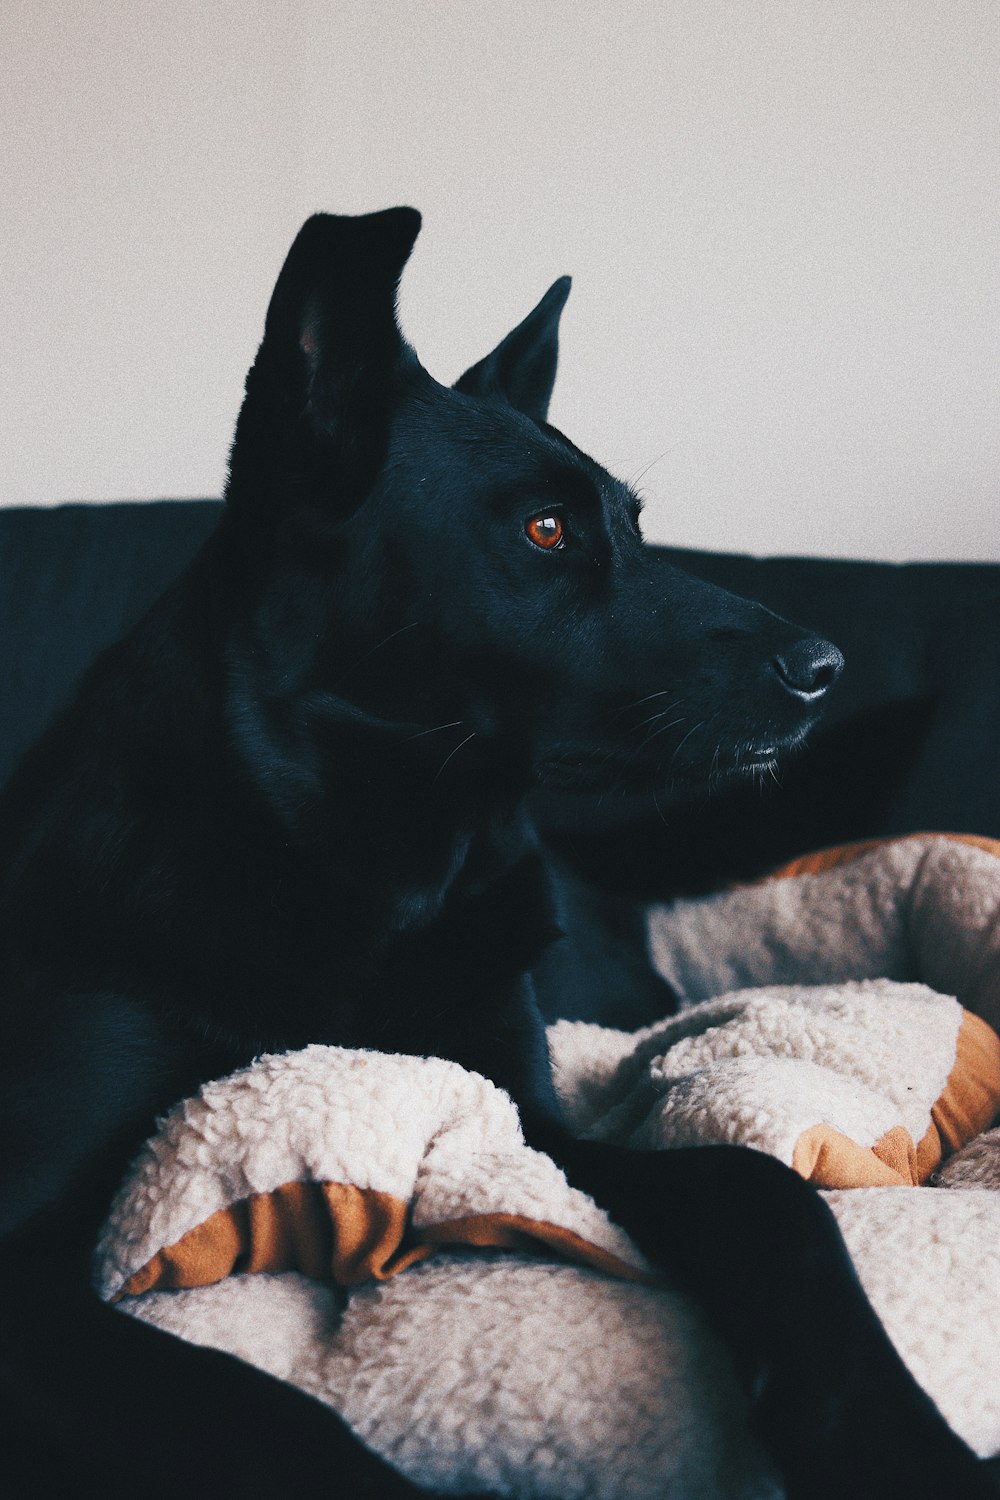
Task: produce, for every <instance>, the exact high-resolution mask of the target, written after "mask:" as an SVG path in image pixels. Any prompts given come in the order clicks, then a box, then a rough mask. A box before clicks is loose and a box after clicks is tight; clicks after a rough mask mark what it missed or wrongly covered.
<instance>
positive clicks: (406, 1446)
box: [95, 836, 1000, 1500]
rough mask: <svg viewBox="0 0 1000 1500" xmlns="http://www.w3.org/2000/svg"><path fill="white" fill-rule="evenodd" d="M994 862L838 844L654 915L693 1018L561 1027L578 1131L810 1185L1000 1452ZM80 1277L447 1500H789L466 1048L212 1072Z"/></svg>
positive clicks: (155, 1145)
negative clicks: (296, 1402)
mask: <svg viewBox="0 0 1000 1500" xmlns="http://www.w3.org/2000/svg"><path fill="white" fill-rule="evenodd" d="M998 855H1000V846H998V845H995V844H991V843H988V842H987V841H985V840H975V839H967V840H960V839H945V838H939V837H929V836H928V837H920V838H915V839H909V840H901V841H897V842H893V843H890V844H886V845H882V846H879V847H873V846H855V847H853V848H851V849H848V850H838V851H833V852H832V853H829V854H827V855H825V856H822V857H813V858H812V859H810V860H805V861H800V862H799V863H798V864H797V865H796V866H793V867H790V869H789V870H787V871H784V872H781V873H782V874H783V875H785V876H786V877H787V878H784V879H772V880H769V881H767V882H764V883H761V884H758V885H755V886H751V887H745V888H741V889H738V890H735V891H730V892H727V893H725V894H723V895H720V896H716V897H713V898H710V899H709V900H706V901H698V902H678V903H675V904H674V905H673V906H671V907H665V908H658V909H656V910H654V911H653V912H651V914H650V922H649V934H650V948H651V952H652V954H653V956H654V959H655V960H656V962H657V964H658V966H659V968H660V970H661V972H663V974H664V975H665V977H666V978H668V979H669V980H670V981H671V983H672V984H673V985H674V986H675V988H676V989H677V991H678V992H679V993H680V994H682V995H683V996H684V999H685V1004H684V1006H683V1008H682V1009H681V1011H680V1012H679V1014H678V1015H676V1016H674V1017H671V1018H670V1019H668V1020H665V1021H664V1022H663V1023H661V1024H660V1025H657V1026H654V1027H650V1028H646V1029H645V1030H643V1031H640V1032H637V1033H625V1032H620V1031H610V1030H607V1029H605V1028H602V1027H598V1026H593V1025H588V1024H583V1023H567V1022H560V1023H559V1024H557V1025H556V1026H554V1027H552V1028H551V1031H550V1050H551V1054H552V1060H553V1069H554V1076H555V1079H556V1083H557V1087H558V1088H559V1091H560V1094H561V1096H562V1098H563V1100H564V1103H565V1106H566V1110H567V1114H568V1116H569V1118H570V1121H571V1123H572V1125H573V1127H574V1129H575V1130H576V1131H577V1132H578V1133H580V1134H585V1135H592V1136H598V1137H601V1138H604V1139H609V1140H616V1141H620V1142H624V1143H632V1144H636V1145H641V1146H646V1147H657V1148H665V1149H666V1148H670V1147H672V1146H679V1145H691V1144H699V1143H710V1142H717V1141H735V1142H742V1143H745V1144H747V1145H750V1146H754V1147H756V1148H757V1149H759V1150H763V1151H768V1152H770V1153H772V1154H774V1155H776V1156H778V1157H780V1158H781V1159H782V1160H784V1161H785V1162H787V1163H788V1164H789V1165H791V1166H793V1167H794V1168H795V1169H796V1170H797V1171H799V1172H801V1173H802V1174H803V1175H804V1176H807V1177H809V1178H811V1179H812V1180H813V1181H814V1182H816V1184H817V1185H818V1186H819V1187H820V1188H821V1189H822V1190H823V1191H824V1192H825V1193H826V1194H827V1196H828V1200H829V1202H830V1205H831V1207H832V1209H833V1211H834V1213H835V1214H836V1216H837V1218H838V1220H839V1222H840V1226H841V1229H842V1231H843V1233H844V1236H845V1239H846V1241H847V1244H848V1246H849V1248H850V1251H851V1254H852V1255H853V1257H854V1259H855V1263H856V1265H857V1268H858V1271H859V1274H860V1276H861V1279H862V1281H863V1282H864V1284H865V1286H866V1288H867V1290H868V1293H869V1295H870V1296H871V1298H872V1301H873V1302H874V1304H875V1306H876V1308H877V1310H878V1311H879V1313H880V1315H881V1317H882V1319H883V1321H884V1322H885V1325H886V1327H887V1329H888V1331H889V1334H890V1336H891V1337H892V1338H893V1340H894V1341H895V1342H896V1344H897V1346H898V1347H899V1349H900V1351H901V1353H902V1354H903V1357H904V1358H905V1359H906V1361H907V1363H908V1364H909V1365H910V1368H911V1369H912V1370H913V1372H914V1374H915V1376H916V1377H917V1379H918V1380H920V1381H921V1383H922V1384H923V1385H924V1386H925V1387H926V1389H927V1390H928V1391H929V1392H930V1394H931V1395H932V1396H933V1397H934V1399H935V1400H936V1401H937V1403H938V1405H939V1406H940V1408H941V1410H942V1411H943V1413H944V1414H945V1416H946V1417H947V1419H948V1420H949V1421H950V1422H951V1423H952V1425H953V1426H954V1428H955V1429H956V1430H957V1431H958V1432H959V1433H960V1434H961V1435H962V1436H963V1437H964V1438H965V1439H966V1440H967V1441H968V1442H969V1443H970V1444H971V1445H972V1446H973V1447H974V1448H975V1449H976V1450H977V1451H978V1452H979V1453H980V1454H982V1455H984V1456H987V1455H992V1454H995V1453H997V1452H1000V1367H998V1364H997V1352H996V1351H997V1350H998V1349H1000V1130H993V1131H991V1130H990V1129H989V1128H988V1127H989V1126H990V1125H991V1123H992V1122H993V1121H994V1120H995V1118H996V1117H997V1114H998V1112H1000V1039H998V1037H997V1034H996V1028H998V1026H1000V921H998V917H1000V858H998ZM959 1188H960V1189H963V1191H960V1192H959V1191H945V1189H959ZM665 1211H669V1205H667V1206H665ZM443 1251H446V1253H442V1252H443ZM399 1272H405V1274H397V1273H399ZM262 1273H267V1274H262ZM95 1276H96V1281H97V1285H98V1288H99V1290H100V1293H101V1295H102V1296H103V1297H105V1298H107V1299H109V1300H114V1301H116V1302H117V1304H118V1306H119V1307H120V1308H121V1309H122V1311H123V1312H126V1313H128V1314H130V1315H132V1316H136V1317H140V1318H145V1319H147V1320H148V1321H150V1322H153V1323H156V1324H159V1325H160V1326H162V1327H164V1328H167V1329H170V1330H171V1331H173V1332H174V1333H176V1334H179V1335H180V1336H181V1337H183V1338H187V1339H190V1340H192V1341H194V1342H198V1343H204V1344H210V1345H213V1346H215V1347H217V1348H220V1349H225V1350H228V1351H230V1352H232V1353H234V1354H236V1355H239V1356H240V1357H242V1358H244V1359H247V1360H250V1361H251V1362H253V1363H255V1364H257V1365H259V1366H261V1367H263V1368H264V1369H267V1370H269V1371H271V1372H272V1373H273V1374H275V1375H276V1376H279V1377H280V1378H281V1379H284V1380H288V1381H290V1382H292V1383H293V1384H296V1385H299V1386H301V1387H302V1388H303V1389H305V1390H307V1391H309V1392H311V1393H312V1394H313V1395H315V1396H317V1397H319V1398H320V1399H321V1400H323V1401H326V1402H329V1404H330V1405H332V1406H333V1407H335V1408H336V1409H337V1410H338V1411H339V1412H341V1413H342V1414H343V1415H344V1416H345V1417H346V1419H347V1420H348V1421H349V1422H350V1423H351V1424H352V1425H353V1426H354V1427H355V1429H356V1430H357V1431H358V1432H359V1433H360V1435H361V1436H362V1437H363V1438H364V1439H365V1441H367V1442H368V1443H369V1444H370V1445H371V1446H372V1447H374V1448H375V1449H377V1450H378V1451H379V1452H381V1453H383V1454H385V1455H386V1456H387V1457H388V1458H389V1459H390V1460H391V1461H392V1462H394V1463H395V1464H397V1465H398V1466H399V1467H400V1468H401V1469H402V1470H404V1471H405V1472H406V1473H407V1474H409V1475H410V1476H412V1477H413V1478H414V1479H416V1480H417V1481H418V1482H421V1483H424V1484H427V1485H433V1486H437V1487H438V1488H440V1489H442V1490H453V1491H456V1492H461V1491H463V1490H464V1491H470V1490H471V1491H484V1490H495V1491H496V1492H497V1493H500V1494H508V1495H517V1496H545V1497H571V1496H572V1497H577V1496H588V1497H591V1496H592V1497H609V1500H610V1497H625V1496H628V1497H637V1496H645V1495H648V1496H654V1495H656V1496H660V1497H662V1496H664V1495H668V1496H670V1495H673V1496H677V1497H684V1500H702V1497H704V1500H736V1497H740V1500H742V1497H747V1500H749V1497H754V1500H758V1497H759V1500H764V1497H778V1496H780V1494H781V1487H780V1484H779V1483H778V1481H777V1480H776V1478H775V1476H774V1474H773V1473H772V1472H770V1471H769V1468H768V1465H767V1462H766V1460H765V1458H764V1456H763V1455H762V1453H761V1451H760V1450H759V1448H758V1446H757V1445H756V1443H755V1442H754V1439H753V1437H752V1435H751V1433H750V1431H749V1428H748V1425H747V1420H746V1413H745V1408H744V1403H743V1398H742V1396H741V1393H740V1391H739V1389H738V1387H737V1385H736V1383H735V1379H734V1376H733V1374H732V1371H731V1369H730V1367H729V1363H728V1358H727V1355H726V1353H725V1351H724V1350H723V1349H722V1348H721V1347H720V1346H719V1344H718V1343H717V1341H716V1340H715V1338H714V1336H713V1335H712V1333H711V1331H710V1330H709V1329H708V1328H707V1327H706V1325H705V1322H704V1319H703V1318H702V1316H701V1314H700V1313H699V1310H698V1309H697V1308H696V1307H695V1306H694V1305H693V1304H692V1303H691V1302H690V1301H689V1300H687V1299H686V1298H685V1297H683V1296H681V1295H680V1294H678V1293H677V1292H675V1291H674V1290H672V1289H671V1288H670V1287H669V1286H665V1285H664V1284H663V1283H662V1281H661V1280H659V1279H657V1278H656V1277H654V1276H653V1275H652V1274H651V1271H650V1268H649V1267H648V1265H646V1263H645V1262H644V1260H643V1258H642V1256H641V1254H640V1253H639V1252H638V1251H637V1250H636V1249H635V1247H634V1246H632V1244H631V1243H630V1242H629V1240H628V1239H627V1237H626V1236H625V1235H624V1234H623V1233H622V1232H621V1231H620V1230H619V1229H617V1227H616V1226H615V1225H613V1224H612V1223H610V1222H609V1220H608V1219H607V1218H606V1216H605V1215H604V1214H603V1213H602V1212H601V1211H600V1210H599V1209H598V1208H597V1207H596V1206H595V1205H594V1204H593V1202H592V1201H591V1200H590V1199H588V1198H587V1197H585V1196H584V1195H583V1194H580V1193H578V1192H576V1191H575V1190H574V1189H571V1188H570V1187H569V1186H568V1185H567V1183H566V1181H565V1179H564V1178H563V1177H562V1175H561V1173H560V1172H559V1171H558V1170H557V1169H556V1168H555V1167H554V1166H553V1164H552V1163H551V1162H550V1161H548V1159H547V1158H545V1157H542V1156H540V1155H538V1154H537V1153H535V1152H533V1151H530V1150H528V1148H527V1147H526V1146H525V1145H524V1143H523V1139H522V1137H521V1133H520V1127H519V1123H518V1120H517V1116H516V1112H515V1110H514V1108H513V1106H512V1104H511V1102H510V1100H509V1099H508V1098H507V1097H506V1095H504V1094H503V1093H501V1092H500V1091H499V1090H498V1089H496V1088H495V1087H494V1086H493V1085H492V1084H491V1083H489V1082H488V1081H486V1080H485V1079H483V1078H480V1077H478V1076H476V1075H472V1074H468V1073H466V1072H464V1071H463V1070H462V1069H461V1068H459V1067H457V1066H456V1065H454V1064H452V1063H447V1062H443V1061H441V1060H439V1059H434V1058H413V1057H398V1056H389V1055H383V1054H378V1053H366V1052H356V1051H348V1050H345V1049H341V1048H335V1047H309V1048H307V1049H305V1050H304V1051H302V1052H298V1053H292V1054H287V1055H284V1056H271V1057H263V1058H261V1059H259V1060H258V1061H257V1062H256V1063H255V1064H254V1065H253V1066H252V1067H250V1068H247V1069H245V1070H243V1071H242V1072H240V1073H238V1074H235V1075H233V1076H232V1077H231V1078H228V1079H224V1080H221V1081H219V1082H216V1083H212V1084H209V1085H207V1086H206V1087H205V1088H204V1089H202V1091H201V1093H200V1094H199V1095H198V1097H197V1098H195V1099H190V1100H187V1101H185V1102H184V1103H182V1104H180V1105H178V1107H177V1108H176V1109H174V1110H173V1111H172V1112H171V1113H170V1114H169V1115H168V1116H167V1117H166V1119H164V1120H163V1121H162V1122H161V1124H160V1128H159V1131H158V1133H157V1135H156V1136H155V1137H154V1138H153V1139H152V1140H151V1141H150V1142H149V1143H148V1144H147V1146H146V1147H145V1149H144V1151H143V1152H142V1154H141V1155H140V1157H139V1159H138V1160H137V1162H136V1163H135V1164H134V1167H133V1169H132V1171H131V1173H130V1175H129V1177H128V1179H127V1181H126V1182H125V1183H124V1184H123V1186H122V1189H121V1192H120V1194H119V1196H118V1198H117V1200H116V1202H115V1204H114V1207H113V1210H112V1213H111V1216H110V1218H109V1221H108V1223H107V1225H106V1227H105V1230H104V1233H103V1236H102V1239H101V1242H100V1244H99V1246H98V1251H97V1256H96V1262H95ZM804 1336H805V1335H804Z"/></svg>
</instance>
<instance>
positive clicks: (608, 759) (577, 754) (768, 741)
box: [536, 724, 811, 795]
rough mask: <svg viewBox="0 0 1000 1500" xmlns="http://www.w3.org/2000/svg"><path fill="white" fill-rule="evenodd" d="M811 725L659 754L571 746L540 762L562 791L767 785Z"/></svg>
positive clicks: (539, 774)
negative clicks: (749, 782) (756, 782)
mask: <svg viewBox="0 0 1000 1500" xmlns="http://www.w3.org/2000/svg"><path fill="white" fill-rule="evenodd" d="M700 727H701V726H699V728H700ZM810 727H811V724H805V725H803V726H801V727H799V728H797V729H796V730H794V731H792V732H791V733H787V734H784V735H782V736H780V737H779V736H775V735H773V734H766V735H762V736H758V737H751V736H746V737H742V738H730V737H728V736H727V737H722V738H719V737H715V738H713V737H712V736H710V735H705V736H703V737H702V738H701V739H700V740H699V742H698V743H697V744H690V747H689V746H688V745H684V744H681V745H679V746H678V747H677V748H676V749H675V750H674V752H673V753H672V754H668V755H665V756H662V757H657V758H653V757H651V756H645V757H643V756H639V755H637V754H636V753H635V751H633V750H629V749H624V748H621V747H615V748H599V747H595V746H572V747H571V746H566V747H562V748H560V749H558V750H554V751H553V752H551V753H549V754H546V755H545V756H543V757H542V758H541V759H540V760H539V761H538V763H537V765H536V778H537V780H538V782H539V783H540V784H542V785H544V786H546V787H549V788H551V789H553V790H557V791H560V792H579V793H587V792H601V791H608V790H615V789H617V790H618V791H619V792H621V793H623V794H625V795H628V794H630V793H639V794H642V793H648V792H649V791H650V790H653V791H656V790H657V789H659V788H663V787H676V788H678V789H680V788H699V787H701V788H709V789H714V788H716V787H723V786H726V785H730V784H732V783H734V782H739V781H748V780H753V781H758V782H761V783H763V782H766V781H767V780H769V779H772V778H773V779H775V780H777V777H778V771H779V768H780V767H781V765H782V764H783V763H784V762H785V761H786V760H787V759H788V758H790V757H791V756H792V755H793V754H794V753H795V752H796V751H797V750H799V749H800V748H801V746H802V745H803V743H804V741H805V739H806V735H807V734H808V731H809V729H810ZM692 738H693V736H692ZM685 752H686V753H685Z"/></svg>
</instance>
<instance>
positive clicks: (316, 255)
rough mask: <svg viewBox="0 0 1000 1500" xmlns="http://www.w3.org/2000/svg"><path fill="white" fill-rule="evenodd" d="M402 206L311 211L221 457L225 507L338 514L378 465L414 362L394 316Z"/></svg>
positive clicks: (405, 226)
mask: <svg viewBox="0 0 1000 1500" xmlns="http://www.w3.org/2000/svg"><path fill="white" fill-rule="evenodd" d="M419 229H420V215H419V214H418V213H417V212H416V210H415V209H412V208H390V209H384V210H382V211H381V212H379V213H372V214H362V215H359V216H357V217H351V216H346V215H338V214H314V215H313V217H312V218H311V219H308V220H307V221H306V223H305V224H304V225H303V226H302V228H301V229H300V230H299V233H298V235H297V236H296V238H295V241H294V243H293V245H292V247H291V249H290V250H289V252H288V255H287V257H286V259H285V263H284V265H283V266H282V268H281V273H280V275H279V276H278V280H277V283H276V285H275V288H274V292H273V293H272V296H271V302H270V306H269V307H268V311H267V319H266V321H265V324H264V338H263V341H262V343H261V346H260V349H259V350H258V353H257V358H256V360H255V362H254V366H253V368H252V369H251V371H250V374H249V375H248V376H247V384H246V398H245V400H244V403H243V408H242V410H241V412H240V416H239V420H238V422H237V426H236V437H235V439H234V442H233V447H232V452H231V456H230V481H229V485H228V487H227V499H228V500H229V503H230V509H231V510H238V509H242V510H252V509H257V510H258V511H270V512H272V513H275V512H279V511H280V510H281V508H282V505H283V503H284V502H285V501H287V500H289V499H292V500H294V501H296V502H297V503H299V504H302V503H304V502H307V501H309V500H312V499H316V500H320V501H321V502H322V503H323V504H324V505H325V506H326V507H327V509H328V510H335V511H336V512H337V513H339V514H342V515H343V514H347V513H349V511H350V510H351V509H352V508H353V507H354V506H356V505H357V504H358V503H359V502H360V501H361V499H363V498H364V495H365V494H366V492H367V490H368V488H369V486H370V483H371V480H372V478H373V476H374V474H375V472H376V470H377V468H378V465H379V463H380V462H381V461H382V457H383V455H384V451H385V446H386V442H387V436H388V430H389V423H390V419H391V415H392V411H393V407H394V403H395V401H396V399H397V396H398V391H399V389H400V386H401V382H402V380H403V378H404V376H405V374H406V372H407V371H412V370H413V369H414V368H416V367H417V361H416V356H415V355H414V353H413V350H412V349H411V348H410V347H409V345H408V344H407V343H406V341H405V339H404V338H403V336H402V334H401V333H400V330H399V326H398V323H397V321H396V291H397V287H398V285H399V278H400V273H401V272H402V269H403V266H404V265H405V264H406V261H407V259H408V257H409V254H410V251H411V250H412V248H413V242H414V240H415V239H416V237H417V233H418V231H419Z"/></svg>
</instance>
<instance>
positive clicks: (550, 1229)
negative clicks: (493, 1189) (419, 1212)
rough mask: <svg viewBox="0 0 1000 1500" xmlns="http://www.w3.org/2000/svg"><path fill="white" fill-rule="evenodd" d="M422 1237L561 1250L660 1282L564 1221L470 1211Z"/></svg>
mask: <svg viewBox="0 0 1000 1500" xmlns="http://www.w3.org/2000/svg"><path fill="white" fill-rule="evenodd" d="M420 1234H421V1238H422V1239H424V1240H425V1241H426V1242H427V1243H428V1244H430V1245H435V1246H437V1245H478V1246H482V1247H485V1248H492V1249H498V1250H522V1251H524V1250H538V1249H539V1248H544V1249H547V1250H557V1251H558V1252H559V1254H560V1255H563V1256H565V1258H566V1259H567V1260H571V1261H573V1262H574V1263H575V1264H577V1265H581V1266H591V1267H592V1268H593V1269H595V1270H598V1271H606V1272H607V1273H608V1275H610V1276H616V1277H618V1279H619V1280H621V1281H642V1282H647V1283H653V1282H656V1283H658V1281H659V1278H658V1277H655V1276H652V1275H650V1274H649V1273H647V1272H646V1271H642V1270H640V1269H639V1267H638V1266H633V1265H631V1264H630V1263H629V1262H628V1261H627V1260H621V1259H620V1258H619V1257H618V1256H617V1255H612V1253H611V1252H610V1251H609V1250H602V1249H601V1248H600V1246H598V1245H594V1244H592V1243H591V1241H590V1240H587V1239H584V1238H583V1236H582V1235H579V1234H576V1233H575V1232H574V1231H573V1230H572V1229H565V1228H563V1226H562V1225H561V1224H550V1223H549V1222H548V1221H547V1220H545V1219H529V1218H526V1217H525V1216H524V1215H522V1214H470V1215H468V1216H467V1217H466V1218H462V1219H449V1220H447V1221H445V1222H444V1223H442V1224H431V1225H429V1226H428V1227H427V1228H426V1229H422V1230H421V1231H420Z"/></svg>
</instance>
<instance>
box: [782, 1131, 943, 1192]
mask: <svg viewBox="0 0 1000 1500" xmlns="http://www.w3.org/2000/svg"><path fill="white" fill-rule="evenodd" d="M792 1166H793V1167H794V1168H795V1170H796V1172H798V1173H799V1175H800V1176H801V1177H805V1178H806V1180H807V1181H808V1182H812V1183H815V1185H816V1186H817V1187H821V1188H854V1187H902V1186H907V1187H912V1186H914V1185H915V1184H916V1182H917V1175H916V1173H917V1152H916V1149H915V1147H914V1145H913V1141H912V1139H911V1137H910V1133H909V1131H908V1130H906V1129H905V1128H904V1127H903V1126H902V1125H894V1126H893V1127H892V1129H891V1130H887V1131H886V1133H885V1135H883V1136H881V1137H880V1138H879V1139H878V1140H877V1141H876V1142H875V1144H874V1145H873V1146H859V1145H858V1143H857V1141H852V1140H851V1138H850V1136H846V1135H844V1134H842V1132H841V1131H839V1130H835V1129H834V1128H833V1126H832V1125H811V1126H810V1127H809V1129H808V1130H804V1131H803V1132H802V1134H801V1135H800V1136H799V1138H798V1140H797V1141H796V1142H795V1147H794V1150H793V1151H792Z"/></svg>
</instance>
